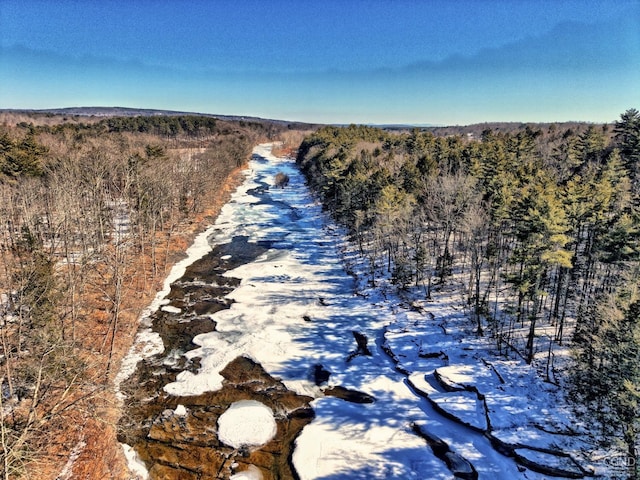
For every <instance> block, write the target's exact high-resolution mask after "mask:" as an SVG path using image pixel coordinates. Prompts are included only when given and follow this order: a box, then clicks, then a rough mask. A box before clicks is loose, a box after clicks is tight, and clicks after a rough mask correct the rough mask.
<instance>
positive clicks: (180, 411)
mask: <svg viewBox="0 0 640 480" xmlns="http://www.w3.org/2000/svg"><path fill="white" fill-rule="evenodd" d="M173 414H174V415H176V416H178V417H185V416H186V415H187V407H185V406H184V405H182V404H180V405H178V406H177V407H176V409H175V410H174V411H173Z"/></svg>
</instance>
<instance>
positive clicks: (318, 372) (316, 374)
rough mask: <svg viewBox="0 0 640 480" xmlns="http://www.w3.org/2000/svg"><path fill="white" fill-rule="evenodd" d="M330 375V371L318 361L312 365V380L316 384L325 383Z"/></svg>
mask: <svg viewBox="0 0 640 480" xmlns="http://www.w3.org/2000/svg"><path fill="white" fill-rule="evenodd" d="M330 376H331V372H330V371H329V370H327V369H326V368H324V367H323V366H322V365H320V364H319V363H318V364H316V365H314V366H313V380H314V382H315V384H316V385H317V386H320V385H322V384H325V383H327V382H328V381H329V377H330Z"/></svg>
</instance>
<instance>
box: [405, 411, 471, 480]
mask: <svg viewBox="0 0 640 480" xmlns="http://www.w3.org/2000/svg"><path fill="white" fill-rule="evenodd" d="M412 428H413V431H414V432H415V433H416V434H417V435H418V436H420V437H422V438H424V439H425V440H426V441H427V445H429V446H430V447H431V450H433V453H434V455H435V456H436V457H438V458H439V459H440V460H442V461H444V462H445V463H446V464H447V468H448V469H449V470H451V473H453V475H454V477H456V478H462V479H464V480H476V479H477V478H478V472H477V471H476V469H475V467H474V466H473V464H472V463H471V462H469V461H468V460H467V459H466V458H464V457H463V456H462V455H460V454H458V453H456V452H454V451H452V450H451V449H450V448H449V445H448V444H447V442H445V441H444V440H442V439H441V438H439V437H437V436H435V435H433V434H432V433H429V432H428V431H427V429H426V428H425V426H424V425H420V424H417V423H414V424H413V425H412Z"/></svg>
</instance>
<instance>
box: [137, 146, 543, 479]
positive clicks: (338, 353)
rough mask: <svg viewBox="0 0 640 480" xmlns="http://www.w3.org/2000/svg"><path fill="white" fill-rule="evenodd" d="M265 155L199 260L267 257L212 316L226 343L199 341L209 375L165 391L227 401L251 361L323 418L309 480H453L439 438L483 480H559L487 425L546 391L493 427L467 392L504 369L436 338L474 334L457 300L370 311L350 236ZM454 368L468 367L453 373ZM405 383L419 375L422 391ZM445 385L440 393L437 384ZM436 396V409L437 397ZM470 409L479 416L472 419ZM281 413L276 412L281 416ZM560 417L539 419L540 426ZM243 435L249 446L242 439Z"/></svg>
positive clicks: (234, 272)
mask: <svg viewBox="0 0 640 480" xmlns="http://www.w3.org/2000/svg"><path fill="white" fill-rule="evenodd" d="M254 153H255V156H254V159H253V160H252V161H251V163H250V166H249V170H248V171H247V172H246V173H247V180H246V181H245V182H244V183H243V185H241V186H240V187H239V188H238V190H237V191H236V192H235V194H234V195H233V196H232V198H231V201H230V202H229V203H228V204H227V205H226V206H225V207H224V208H223V209H222V212H221V214H220V215H219V217H218V219H217V221H216V224H215V225H214V226H213V227H212V228H211V229H209V230H208V232H207V233H206V235H205V234H203V236H201V237H199V240H198V241H199V242H200V243H198V244H197V245H198V246H197V247H195V248H194V250H193V251H192V255H191V261H194V260H195V258H194V257H195V256H197V255H200V256H202V255H203V254H204V253H206V252H208V251H209V250H210V249H211V245H213V246H215V245H227V244H232V243H234V242H236V243H238V241H239V239H241V240H242V241H243V242H245V244H246V245H257V244H258V243H260V245H262V246H264V251H263V252H262V253H260V254H259V255H258V256H257V258H255V259H252V260H250V261H247V262H243V263H241V265H240V266H238V267H236V268H231V267H230V269H229V270H228V271H227V272H226V274H225V275H226V276H229V277H234V278H239V279H241V281H240V285H239V286H237V287H236V288H235V289H234V290H233V291H232V292H231V293H230V294H228V295H227V299H228V300H233V303H232V304H231V305H230V308H228V309H225V310H221V311H218V312H216V313H214V314H211V319H212V320H214V321H215V330H214V331H210V332H206V333H201V334H200V335H197V336H196V337H195V338H194V339H193V343H194V344H195V346H196V347H197V348H193V349H192V350H190V351H188V352H186V353H185V354H184V356H185V357H186V358H187V359H188V360H191V361H194V362H195V361H198V363H197V365H198V368H195V369H194V368H192V369H185V370H184V371H182V372H181V373H179V374H178V375H177V377H176V378H175V381H172V382H170V383H168V384H166V385H164V387H163V389H164V392H166V393H168V394H170V395H172V396H180V397H185V396H190V395H199V394H202V393H204V392H210V391H215V390H218V389H220V388H221V387H222V386H223V376H222V372H223V369H224V368H225V367H226V366H227V365H228V364H229V363H230V362H232V361H233V360H234V359H236V358H238V357H241V356H244V357H247V358H250V359H251V360H253V361H254V362H256V363H257V364H260V365H261V366H262V367H263V368H264V369H265V370H266V372H267V373H268V374H270V375H271V376H273V377H276V378H279V379H281V380H282V382H283V383H284V384H285V385H286V387H288V388H289V389H291V390H294V391H295V392H297V393H299V394H302V395H308V396H311V397H313V398H315V400H314V401H313V402H312V406H313V408H314V410H315V414H316V416H315V418H314V419H313V421H312V422H311V423H310V424H309V425H307V426H306V427H305V428H304V429H303V431H302V433H301V434H300V436H299V437H298V438H297V440H296V448H295V451H294V453H293V457H292V461H293V464H294V466H295V468H296V470H297V472H298V474H299V476H300V478H301V479H326V480H328V479H335V480H337V479H341V478H345V479H348V478H362V479H365V478H366V479H370V478H380V479H383V478H384V479H388V478H398V479H410V478H416V479H417V478H428V479H439V478H443V479H444V478H447V479H449V478H452V472H451V470H450V469H449V467H448V466H447V465H448V464H447V462H445V461H443V459H442V458H440V457H439V456H438V455H436V453H435V452H434V449H433V448H432V446H429V445H428V440H425V437H427V438H430V437H429V435H419V434H417V433H416V430H418V431H420V432H423V433H424V432H428V433H429V434H430V435H433V437H434V438H435V437H437V438H438V439H441V440H442V441H443V442H446V444H447V445H448V449H449V451H448V452H447V453H451V455H449V456H448V457H446V454H445V455H443V456H445V457H446V458H450V459H451V458H455V459H464V460H466V461H468V462H470V463H471V464H472V465H473V468H474V469H475V471H476V472H477V475H478V477H479V478H485V479H505V480H511V479H519V478H522V479H542V478H547V477H545V476H544V475H543V474H538V473H535V472H532V471H531V470H529V469H525V468H523V467H522V466H521V465H519V464H517V463H516V462H515V461H514V460H513V458H510V457H508V456H505V455H503V454H501V453H499V452H498V451H497V450H496V448H494V445H493V444H492V442H491V440H490V439H489V438H488V437H487V436H486V435H485V434H484V433H483V432H484V431H486V430H487V429H488V422H493V423H497V424H499V425H500V426H501V427H502V426H504V427H505V428H506V427H508V426H509V411H510V410H509V408H511V407H512V406H513V405H511V404H512V403H514V402H516V403H517V402H520V403H519V404H518V405H516V406H517V407H518V408H520V410H518V411H519V412H520V411H522V410H530V409H531V408H529V407H532V406H530V405H529V404H528V403H527V400H523V399H526V398H528V397H526V396H523V397H522V398H519V397H518V396H517V393H518V392H520V393H523V394H524V393H527V392H529V389H530V388H535V387H531V386H530V385H525V386H523V387H522V388H521V389H516V390H515V392H516V395H512V396H511V397H509V398H506V397H505V400H504V402H503V403H501V404H500V403H497V404H494V403H491V402H492V401H494V400H495V401H498V400H499V399H498V397H495V398H491V399H490V400H487V406H488V409H489V410H491V409H492V408H493V409H494V410H495V409H503V414H500V415H494V416H493V418H491V417H490V419H489V420H487V418H486V415H483V414H482V411H483V410H482V408H485V407H484V403H483V402H482V401H479V400H481V399H480V397H479V396H478V395H477V394H476V393H473V392H472V391H471V390H468V389H466V388H465V387H468V386H469V385H472V386H474V387H475V388H476V390H478V391H483V389H484V388H485V385H487V386H490V385H494V386H495V388H496V389H497V388H498V387H500V386H501V384H500V381H499V380H496V379H495V378H494V377H493V376H494V375H495V374H494V373H492V370H490V369H488V370H487V371H486V372H485V370H481V369H480V368H476V365H477V364H478V362H480V363H481V358H480V357H478V356H477V355H476V353H475V350H479V351H481V352H482V353H483V354H484V352H485V349H484V347H483V346H482V345H481V344H480V343H482V340H478V341H477V342H479V344H475V343H474V342H467V343H464V344H462V343H461V340H460V337H459V336H456V335H444V334H436V333H437V332H440V333H442V332H443V328H442V325H441V324H442V322H450V324H451V325H453V324H454V323H456V322H457V323H459V324H460V325H463V324H464V319H461V315H462V313H461V311H460V310H458V309H456V308H455V307H456V305H455V304H454V303H451V302H450V300H451V299H450V298H449V297H446V296H445V297H443V298H442V299H441V301H437V300H436V302H434V303H433V304H432V305H431V306H429V310H430V311H431V313H432V315H433V316H432V317H431V316H428V315H427V316H425V315H422V314H419V313H415V314H414V313H413V312H409V311H407V310H403V309H401V308H400V307H399V301H398V300H393V298H391V297H389V299H385V298H384V297H382V296H381V295H379V293H378V292H376V291H375V290H371V291H368V292H366V293H367V298H364V297H363V296H360V295H356V294H355V290H354V287H355V284H354V279H353V278H352V277H351V276H349V275H348V274H347V273H346V272H345V270H344V265H343V263H342V252H343V251H344V250H343V249H344V246H345V240H344V237H343V235H342V232H341V231H340V230H339V229H337V228H336V227H335V226H332V225H331V224H330V222H327V219H326V217H325V216H324V214H323V212H322V209H321V207H320V205H318V204H317V203H316V202H315V201H314V200H313V198H312V196H311V195H310V193H309V191H308V189H307V187H306V186H305V184H304V179H303V177H302V175H301V174H300V172H299V171H298V169H297V168H296V166H295V164H294V162H293V160H291V159H276V158H274V157H273V156H271V154H270V147H269V146H268V145H262V146H259V147H257V148H256V149H255V151H254ZM279 172H283V173H285V174H286V175H288V177H289V179H290V180H289V184H288V186H287V187H286V188H284V189H279V188H275V187H273V179H274V177H275V175H276V174H277V173H279ZM203 240H204V242H203ZM233 255H234V253H226V252H225V254H224V255H222V256H221V257H220V260H221V261H223V262H224V261H229V262H230V264H231V261H232V260H233ZM181 271H182V273H184V268H182V270H181ZM180 275H181V273H180V270H178V271H176V273H175V274H174V272H172V275H171V277H170V279H168V281H167V283H166V285H169V284H170V282H171V281H174V280H176V279H177V278H178V277H179V276H180ZM163 295H164V296H166V295H167V292H164V293H161V294H159V296H158V297H157V299H156V302H154V305H152V307H151V309H154V308H155V309H158V308H160V307H162V305H163V304H164V305H165V309H164V310H165V311H166V312H167V313H170V314H172V315H176V316H179V315H181V313H180V311H179V309H177V308H176V307H174V306H170V307H171V308H169V309H168V310H167V307H168V306H167V305H166V303H167V301H166V300H163V298H164V296H163ZM447 299H448V300H449V303H447ZM445 330H446V329H445ZM354 332H355V333H354ZM153 335H154V334H153V332H151V331H150V330H149V331H148V332H147V333H146V337H153ZM155 335H157V334H155ZM146 337H145V336H141V337H140V338H141V339H144V338H146ZM149 345H155V346H154V347H153V348H152V347H148V348H147V350H148V351H157V349H158V348H161V344H160V346H157V344H154V343H153V342H151V343H150V344H149ZM383 347H384V349H387V350H388V351H389V352H390V353H391V354H392V356H394V357H395V359H396V361H397V365H396V363H395V362H394V361H393V360H392V358H391V357H390V356H389V355H387V353H386V352H385V350H384V349H383ZM154 348H155V350H154ZM441 356H446V358H448V359H449V360H448V362H449V365H450V366H451V365H453V366H456V367H457V368H449V369H448V370H447V369H444V368H442V367H444V366H445V363H443V358H441ZM137 358H139V357H137ZM132 361H134V360H132ZM496 365H497V363H496ZM397 367H399V368H397ZM496 368H497V369H498V370H500V371H501V375H502V376H503V377H505V378H508V379H509V381H511V379H512V378H513V379H514V381H516V382H525V383H526V382H530V380H529V377H528V376H527V375H526V374H523V375H524V376H523V377H522V378H520V377H518V378H516V377H515V376H514V377H511V376H510V373H509V372H511V370H508V371H503V369H501V368H499V367H496ZM438 369H440V370H438ZM401 370H402V371H404V372H407V373H409V374H411V376H410V381H411V383H410V382H409V380H408V379H407V376H406V375H405V373H402V372H401ZM436 370H438V372H436ZM514 371H515V370H514ZM434 372H436V373H437V374H438V375H439V377H438V378H440V380H439V381H436V380H435V378H436V377H435V376H434V377H431V378H430V377H429V375H431V374H434ZM445 379H446V380H445ZM445 381H447V382H449V383H450V384H451V386H452V389H453V390H456V389H458V390H461V391H458V392H453V394H452V395H451V396H447V394H446V392H445V391H444V389H443V390H440V388H441V387H439V385H440V386H441V385H442V382H445ZM438 382H440V383H438ZM532 385H533V384H532ZM456 386H460V388H457V387H456ZM332 387H335V388H332ZM337 387H340V390H338V388H337ZM518 388H519V387H518ZM324 391H327V393H329V392H330V391H331V392H336V391H340V392H343V393H344V392H347V393H348V394H358V392H360V393H359V394H360V395H362V394H366V396H361V397H360V398H364V399H365V400H366V402H364V401H363V402H362V403H356V402H355V401H354V402H350V401H347V400H345V399H344V398H347V397H348V396H349V395H343V396H342V397H340V398H338V397H339V396H329V395H327V396H325V395H324ZM430 394H431V395H432V400H433V402H434V403H431V401H429V400H427V399H426V398H424V395H426V396H429V395H430ZM485 398H487V397H485ZM371 399H373V402H371V401H370V400H371ZM496 405H497V406H496ZM545 405H546V404H545ZM469 408H471V409H472V410H473V411H465V410H466V409H469ZM543 408H546V407H543ZM443 411H445V412H447V411H450V412H453V413H454V414H455V412H456V411H457V412H460V411H462V412H463V413H464V415H462V414H461V415H460V416H464V418H465V420H466V423H467V424H469V425H471V427H466V426H464V425H462V424H461V423H460V422H458V421H457V420H456V419H455V417H456V416H455V415H451V417H454V418H453V419H452V418H450V417H449V416H447V415H443V414H442V412H443ZM478 412H481V413H480V414H478ZM279 413H281V412H275V411H274V415H276V416H278V414H279ZM554 415H555V414H554V413H552V412H548V411H540V416H539V417H538V418H541V417H548V416H551V417H554ZM231 418H234V417H233V416H232V417H231ZM260 418H262V419H263V420H259V419H258V420H256V421H257V422H258V424H259V425H258V426H259V427H260V428H257V431H259V432H266V431H267V430H269V431H271V430H270V429H272V424H270V422H271V421H272V419H271V417H269V416H264V417H260ZM483 420H484V422H485V423H482V421H483ZM261 422H263V423H261ZM267 423H269V425H267ZM228 427H229V426H228V424H227V425H225V429H226V432H227V433H226V434H225V435H226V437H227V439H228V440H229V441H231V442H235V440H237V437H236V435H234V434H231V435H228V433H229V430H228ZM262 427H264V428H262ZM267 427H268V428H267ZM232 430H233V429H231V431H232ZM506 431H507V430H505V432H506ZM242 433H243V432H239V435H238V436H239V437H242V438H243V436H242ZM252 438H253V437H252ZM240 443H242V442H240ZM525 453H530V452H525ZM454 454H455V455H457V456H454ZM449 463H451V462H449ZM458 463H460V462H458Z"/></svg>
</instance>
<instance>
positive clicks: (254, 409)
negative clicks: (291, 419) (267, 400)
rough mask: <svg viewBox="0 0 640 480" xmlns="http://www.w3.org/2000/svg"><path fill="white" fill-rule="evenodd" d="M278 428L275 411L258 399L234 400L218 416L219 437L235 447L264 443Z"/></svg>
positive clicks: (273, 435)
mask: <svg viewBox="0 0 640 480" xmlns="http://www.w3.org/2000/svg"><path fill="white" fill-rule="evenodd" d="M277 430H278V426H277V425H276V420H275V418H274V416H273V411H272V410H271V409H270V408H269V407H267V406H266V405H265V404H263V403H260V402H258V401H256V400H240V401H238V402H234V403H232V404H231V406H229V408H228V409H227V410H226V411H225V412H224V413H223V414H222V415H220V418H218V439H219V440H220V441H221V442H222V443H224V444H225V445H229V446H230V447H234V448H241V447H246V446H249V447H255V446H260V445H264V444H265V443H267V442H269V441H270V440H271V439H272V438H273V437H275V435H276V432H277Z"/></svg>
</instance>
